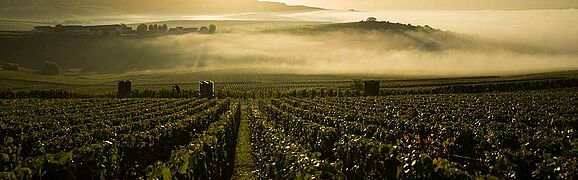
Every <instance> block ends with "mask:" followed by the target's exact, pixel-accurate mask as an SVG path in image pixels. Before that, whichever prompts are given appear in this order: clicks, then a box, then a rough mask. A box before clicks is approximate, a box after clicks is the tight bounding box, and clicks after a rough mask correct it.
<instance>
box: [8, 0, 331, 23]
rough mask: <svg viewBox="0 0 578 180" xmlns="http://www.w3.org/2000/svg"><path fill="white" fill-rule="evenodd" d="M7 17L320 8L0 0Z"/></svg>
mask: <svg viewBox="0 0 578 180" xmlns="http://www.w3.org/2000/svg"><path fill="white" fill-rule="evenodd" d="M0 9H2V10H0V16H1V17H2V18H7V19H21V18H22V17H25V18H26V19H70V18H75V17H78V16H110V15H112V14H114V15H127V14H136V15H191V14H207V13H209V14H214V13H244V12H308V11H317V10H323V9H321V8H315V7H307V6H300V5H287V4H284V3H279V2H267V1H258V0H162V1H159V0H18V1H15V0H0Z"/></svg>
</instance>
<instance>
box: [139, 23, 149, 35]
mask: <svg viewBox="0 0 578 180" xmlns="http://www.w3.org/2000/svg"><path fill="white" fill-rule="evenodd" d="M147 29H148V26H147V25H146V24H140V25H138V27H137V28H136V32H138V33H146V32H147Z"/></svg>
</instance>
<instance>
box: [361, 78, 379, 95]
mask: <svg viewBox="0 0 578 180" xmlns="http://www.w3.org/2000/svg"><path fill="white" fill-rule="evenodd" d="M363 87H364V89H365V95H366V96H378V95H379V81H365V82H364V85H363Z"/></svg>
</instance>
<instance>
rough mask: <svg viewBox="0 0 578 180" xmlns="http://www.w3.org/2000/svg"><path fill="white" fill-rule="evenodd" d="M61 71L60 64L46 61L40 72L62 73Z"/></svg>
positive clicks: (47, 73) (48, 73) (49, 73)
mask: <svg viewBox="0 0 578 180" xmlns="http://www.w3.org/2000/svg"><path fill="white" fill-rule="evenodd" d="M60 71H61V68H60V65H58V64H57V63H56V62H53V61H45V62H44V65H43V66H42V69H41V71H40V72H41V73H42V74H44V75H60V73H61V72H60Z"/></svg>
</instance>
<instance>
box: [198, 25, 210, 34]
mask: <svg viewBox="0 0 578 180" xmlns="http://www.w3.org/2000/svg"><path fill="white" fill-rule="evenodd" d="M199 32H200V33H201V34H209V33H210V30H209V28H208V27H207V26H203V27H201V29H199Z"/></svg>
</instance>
